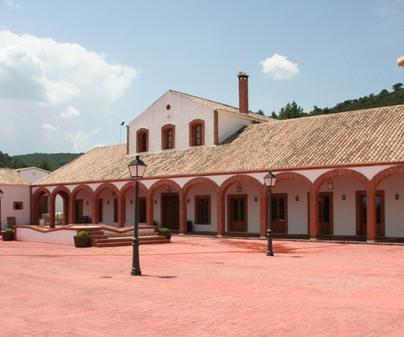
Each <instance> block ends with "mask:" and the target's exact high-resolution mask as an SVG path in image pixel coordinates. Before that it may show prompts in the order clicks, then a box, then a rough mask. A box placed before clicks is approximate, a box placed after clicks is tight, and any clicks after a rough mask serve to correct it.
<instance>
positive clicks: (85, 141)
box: [68, 128, 100, 152]
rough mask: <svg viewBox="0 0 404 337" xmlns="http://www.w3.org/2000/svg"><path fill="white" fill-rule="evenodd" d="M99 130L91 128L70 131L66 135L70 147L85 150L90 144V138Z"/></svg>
mask: <svg viewBox="0 0 404 337" xmlns="http://www.w3.org/2000/svg"><path fill="white" fill-rule="evenodd" d="M98 132H100V129H98V128H96V129H93V130H89V131H87V130H80V131H77V132H74V133H70V134H69V135H68V137H69V138H70V141H71V143H72V149H73V151H76V152H82V151H87V150H88V148H89V146H90V140H91V139H92V138H93V137H94V136H95V135H97V133H98Z"/></svg>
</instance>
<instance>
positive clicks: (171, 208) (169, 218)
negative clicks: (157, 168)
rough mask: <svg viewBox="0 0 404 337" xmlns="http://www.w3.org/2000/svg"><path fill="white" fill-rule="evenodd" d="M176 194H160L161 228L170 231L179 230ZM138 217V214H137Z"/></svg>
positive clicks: (178, 208) (178, 209) (177, 198)
mask: <svg viewBox="0 0 404 337" xmlns="http://www.w3.org/2000/svg"><path fill="white" fill-rule="evenodd" d="M179 204H180V202H179V197H178V193H162V194H161V226H162V227H167V228H170V229H175V230H178V229H179V223H180V214H179V211H180V207H179ZM139 215H140V214H139Z"/></svg>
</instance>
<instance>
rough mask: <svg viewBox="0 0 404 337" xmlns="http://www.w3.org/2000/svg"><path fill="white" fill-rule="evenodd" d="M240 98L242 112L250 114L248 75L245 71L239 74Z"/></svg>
mask: <svg viewBox="0 0 404 337" xmlns="http://www.w3.org/2000/svg"><path fill="white" fill-rule="evenodd" d="M238 97H239V110H240V112H241V113H245V114H248V75H247V73H245V72H243V71H240V72H239V73H238Z"/></svg>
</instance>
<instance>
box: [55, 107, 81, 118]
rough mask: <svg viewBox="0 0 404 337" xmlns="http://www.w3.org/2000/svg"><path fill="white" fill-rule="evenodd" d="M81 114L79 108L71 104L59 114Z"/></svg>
mask: <svg viewBox="0 0 404 337" xmlns="http://www.w3.org/2000/svg"><path fill="white" fill-rule="evenodd" d="M78 116H80V111H79V110H77V109H76V108H75V107H72V106H71V105H69V106H68V107H67V109H66V110H65V111H63V112H61V113H60V114H59V117H60V118H65V119H66V118H73V117H78Z"/></svg>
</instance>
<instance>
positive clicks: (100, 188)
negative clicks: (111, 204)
mask: <svg viewBox="0 0 404 337" xmlns="http://www.w3.org/2000/svg"><path fill="white" fill-rule="evenodd" d="M108 189H111V190H112V191H113V192H115V193H116V196H117V197H119V196H120V191H119V189H118V187H116V186H115V185H114V184H112V183H102V184H101V185H100V186H98V187H97V188H96V189H95V191H94V197H95V198H97V197H98V195H99V194H100V193H101V192H102V191H104V190H108Z"/></svg>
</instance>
